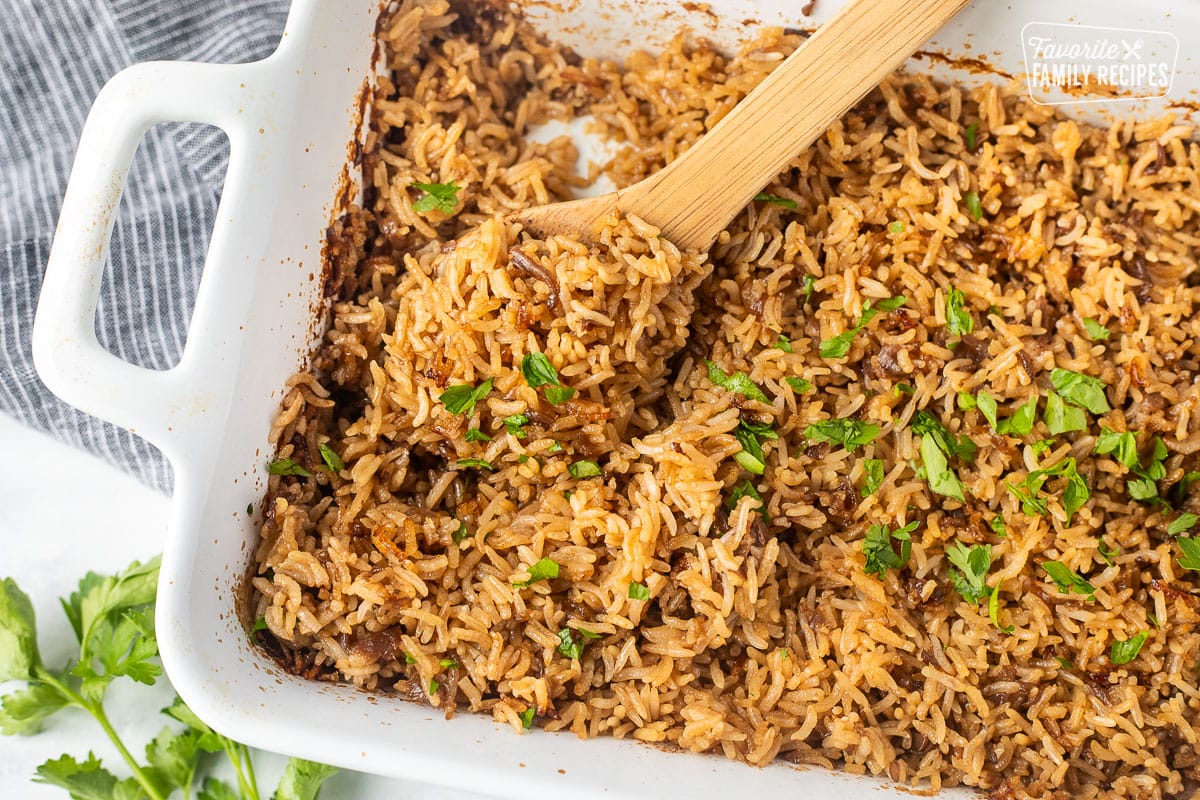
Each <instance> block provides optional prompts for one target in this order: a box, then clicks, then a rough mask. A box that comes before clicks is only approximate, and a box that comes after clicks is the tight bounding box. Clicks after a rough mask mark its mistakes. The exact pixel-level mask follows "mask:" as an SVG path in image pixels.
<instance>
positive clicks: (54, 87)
mask: <svg viewBox="0 0 1200 800" xmlns="http://www.w3.org/2000/svg"><path fill="white" fill-rule="evenodd" d="M287 5H288V4H287V0H4V2H2V3H0V109H2V111H0V411H4V412H6V413H8V414H11V415H14V416H16V417H17V418H19V419H21V420H24V421H25V422H27V423H28V424H30V425H33V426H36V427H38V428H41V429H42V430H45V431H48V432H50V433H51V434H52V435H54V436H56V437H57V438H60V439H63V440H65V441H67V442H70V443H72V444H74V445H76V446H78V447H82V448H85V449H87V450H90V451H91V452H93V453H96V454H97V455H99V456H101V457H102V458H104V459H106V460H107V461H109V462H111V463H113V464H115V465H116V466H118V467H120V468H122V469H124V470H126V471H127V472H130V473H132V474H133V475H135V476H136V477H138V478H140V479H141V480H142V481H144V482H146V483H149V484H151V485H153V486H155V487H157V488H159V489H161V490H164V491H169V490H170V487H171V469H170V465H169V464H168V463H167V462H166V460H165V459H164V458H163V457H162V455H161V454H160V453H159V452H158V451H157V450H155V449H154V448H153V447H151V446H150V445H149V444H147V443H146V442H144V441H142V440H141V439H138V438H137V437H135V436H133V435H132V434H130V433H128V432H127V431H124V430H119V429H117V428H114V427H113V426H111V425H108V424H106V423H103V422H100V421H99V420H96V419H93V418H91V417H88V416H87V415H85V414H82V413H80V412H78V411H76V410H74V409H72V408H70V407H68V406H66V405H65V404H63V403H62V402H61V401H59V400H58V399H57V398H56V397H54V396H53V395H52V394H50V392H49V391H48V390H47V389H46V387H45V386H43V385H42V383H41V381H40V380H38V377H37V375H36V374H35V373H34V369H33V357H32V355H31V352H30V331H31V329H32V326H33V312H34V308H35V306H36V303H37V297H38V291H39V290H40V289H41V285H42V274H43V271H44V270H45V266H46V257H47V255H48V254H49V251H50V240H51V238H52V236H53V233H54V226H55V222H56V221H57V219H58V213H59V207H60V204H61V202H62V197H63V192H64V190H65V189H66V183H67V175H68V173H69V170H70V167H71V160H72V157H73V155H74V151H75V145H76V143H77V141H78V139H79V131H80V129H81V128H82V126H83V120H84V118H85V117H86V115H87V111H88V108H89V107H90V105H91V103H92V100H93V99H94V98H95V96H96V93H97V92H98V91H99V90H100V87H101V85H102V84H103V83H104V82H105V81H106V80H107V79H108V78H109V77H111V76H112V75H113V74H114V73H115V72H117V71H118V70H120V69H121V68H123V67H126V66H128V65H130V64H132V63H134V62H137V61H148V60H153V59H181V60H188V61H218V62H244V61H253V60H255V59H259V58H262V57H264V56H266V55H267V54H269V53H270V52H271V51H272V50H273V49H274V48H275V45H276V44H277V43H278V42H279V37H280V34H281V32H282V31H283V23H284V18H285V16H286V13H287ZM227 155H228V147H227V142H226V141H225V138H224V134H223V133H221V132H220V131H218V130H217V129H215V128H211V127H206V126H199V125H160V126H157V127H156V128H154V129H152V130H151V131H150V132H149V133H148V134H147V135H146V138H145V139H144V140H143V141H142V144H141V147H140V148H139V150H138V154H137V157H136V158H135V160H134V164H133V169H132V171H131V173H130V177H129V184H128V187H127V188H126V191H125V196H124V197H123V198H122V199H121V209H120V213H119V215H118V219H117V224H116V227H115V229H114V231H113V238H112V250H111V252H110V254H109V260H108V266H107V273H106V275H105V282H104V286H103V289H102V293H101V300H100V311H99V316H98V319H97V323H96V329H97V333H98V335H99V338H100V341H101V343H102V344H103V345H104V346H105V347H106V348H108V349H109V350H110V351H112V352H113V353H115V354H117V355H118V356H120V357H121V358H124V359H127V360H128V361H131V362H133V363H135V364H140V365H142V366H146V367H152V368H155V369H163V368H167V367H170V366H171V365H173V364H174V363H175V362H176V361H178V359H179V357H180V354H181V353H182V352H183V341H184V335H185V332H186V329H187V323H188V320H189V318H190V316H191V312H192V306H193V303H194V301H195V296H196V286H197V284H198V282H199V277H200V269H201V266H202V263H203V260H204V252H205V248H206V246H207V243H208V234H209V231H210V230H211V229H212V225H213V221H214V219H215V216H216V210H217V200H218V199H219V197H220V193H221V181H222V179H223V177H224V174H225V165H226V161H227ZM10 456H11V454H10Z"/></svg>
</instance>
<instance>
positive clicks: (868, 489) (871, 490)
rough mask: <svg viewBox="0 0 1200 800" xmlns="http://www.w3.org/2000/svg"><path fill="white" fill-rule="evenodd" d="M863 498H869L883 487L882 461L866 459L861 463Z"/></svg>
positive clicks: (879, 459)
mask: <svg viewBox="0 0 1200 800" xmlns="http://www.w3.org/2000/svg"><path fill="white" fill-rule="evenodd" d="M863 475H864V477H863V492H862V496H863V497H870V496H871V495H873V494H875V492H877V491H879V487H880V486H882V485H883V459H881V458H868V459H866V460H865V461H863Z"/></svg>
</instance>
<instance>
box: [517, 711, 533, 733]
mask: <svg viewBox="0 0 1200 800" xmlns="http://www.w3.org/2000/svg"><path fill="white" fill-rule="evenodd" d="M535 713H536V710H535V709H534V707H533V706H530V707H529V708H527V709H525V710H524V711H522V712H521V713H520V714H517V716H518V717H520V719H521V727H522V728H524V729H525V730H529V729H530V728H532V727H533V715H534V714H535Z"/></svg>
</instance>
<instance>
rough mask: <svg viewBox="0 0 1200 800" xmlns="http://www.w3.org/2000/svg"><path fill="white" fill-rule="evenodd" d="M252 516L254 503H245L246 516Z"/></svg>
mask: <svg viewBox="0 0 1200 800" xmlns="http://www.w3.org/2000/svg"><path fill="white" fill-rule="evenodd" d="M253 515H254V503H246V516H248V517H249V516H253Z"/></svg>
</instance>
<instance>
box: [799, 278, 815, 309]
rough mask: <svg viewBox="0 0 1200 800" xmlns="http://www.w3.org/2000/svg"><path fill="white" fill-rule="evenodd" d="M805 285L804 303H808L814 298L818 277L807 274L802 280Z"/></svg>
mask: <svg viewBox="0 0 1200 800" xmlns="http://www.w3.org/2000/svg"><path fill="white" fill-rule="evenodd" d="M801 284H802V285H803V286H804V304H805V305H808V301H810V300H812V294H813V289H814V288H816V285H817V279H816V278H814V277H813V276H812V275H805V276H804V278H803V279H802V280H801Z"/></svg>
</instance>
